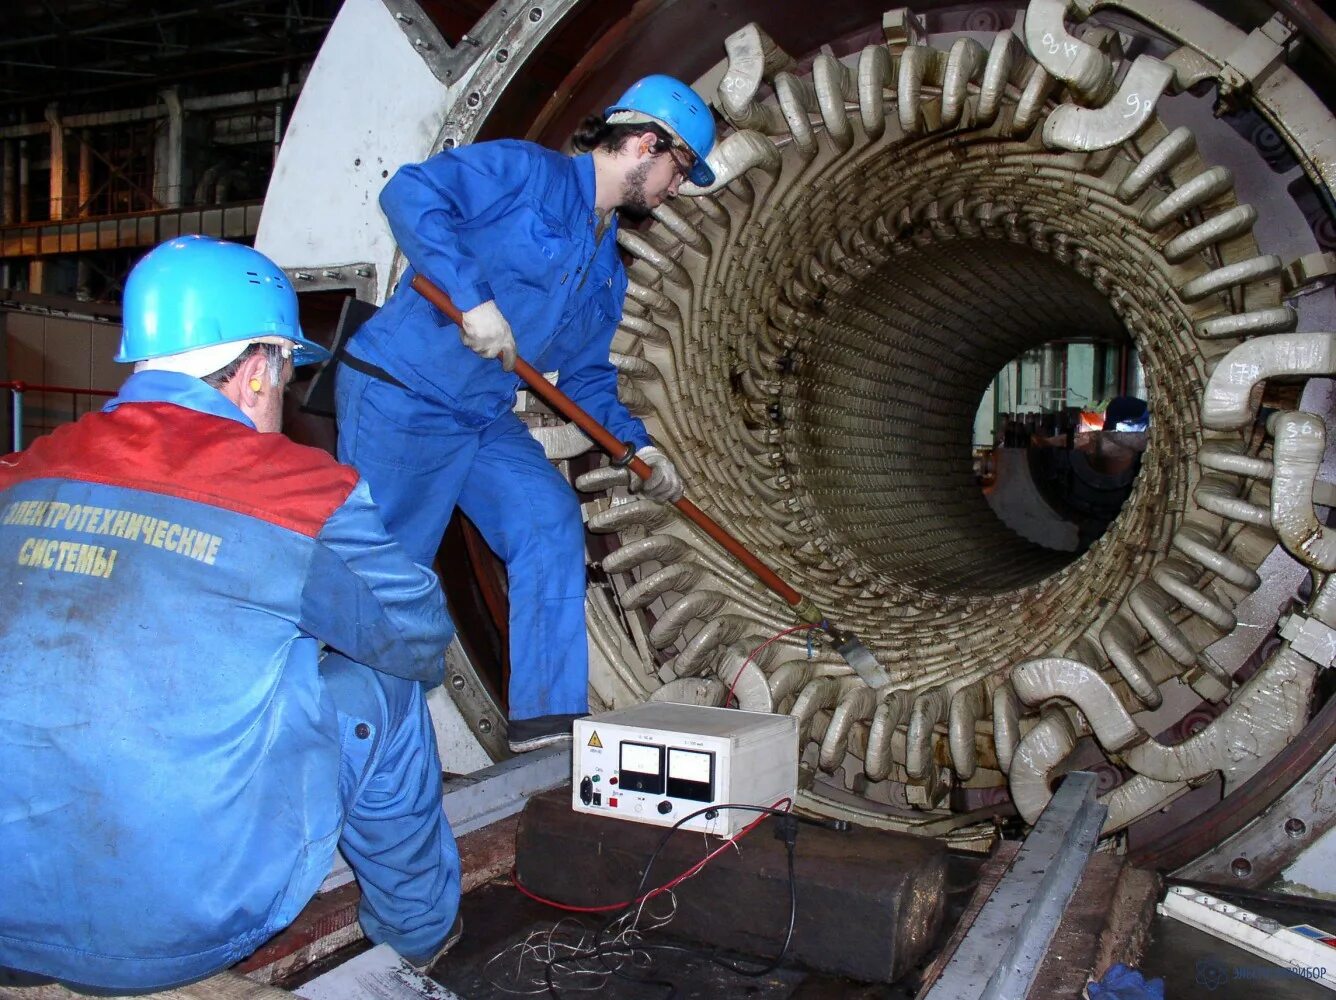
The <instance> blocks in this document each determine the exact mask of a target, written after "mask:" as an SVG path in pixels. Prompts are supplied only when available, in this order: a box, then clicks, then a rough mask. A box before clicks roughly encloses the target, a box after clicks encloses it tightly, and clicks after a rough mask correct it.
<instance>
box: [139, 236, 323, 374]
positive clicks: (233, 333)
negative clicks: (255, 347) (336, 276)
mask: <svg viewBox="0 0 1336 1000" xmlns="http://www.w3.org/2000/svg"><path fill="white" fill-rule="evenodd" d="M122 313H123V318H122V323H123V326H122V330H121V348H120V350H119V351H118V352H117V354H116V360H117V361H120V362H129V361H147V360H149V359H152V358H161V357H166V356H167V355H172V354H181V353H183V352H185V351H195V350H199V349H200V348H203V347H214V346H216V345H219V344H236V343H240V342H242V341H246V342H249V341H255V340H261V339H266V340H267V339H269V338H275V337H281V338H282V339H284V340H288V341H291V342H292V363H293V365H294V366H296V365H307V364H312V363H314V362H317V361H324V360H326V359H327V358H328V357H329V352H328V351H327V350H325V349H324V348H323V347H321V346H320V345H319V344H317V343H315V342H313V341H310V340H307V339H306V335H305V334H303V333H302V328H301V325H300V323H299V322H298V319H297V293H296V292H295V291H293V289H292V283H291V282H289V281H288V276H287V275H286V274H284V273H283V272H282V270H280V269H279V267H278V266H277V265H276V264H275V263H274V262H273V261H271V260H270V259H269V258H268V257H266V256H265V255H264V254H262V253H260V252H259V251H258V250H252V249H251V248H250V247H248V246H242V245H241V244H240V243H226V242H224V241H223V240H216V239H213V238H212V237H209V236H181V237H178V238H177V239H174V240H168V241H167V242H166V243H162V244H159V245H158V246H156V247H154V248H153V249H152V250H150V251H149V252H148V253H147V254H146V255H145V256H144V257H143V259H141V260H140V261H139V263H138V264H136V265H135V267H134V270H132V271H131V272H130V277H129V279H127V280H126V282H125V295H124V297H123V299H122ZM238 353H240V351H238Z"/></svg>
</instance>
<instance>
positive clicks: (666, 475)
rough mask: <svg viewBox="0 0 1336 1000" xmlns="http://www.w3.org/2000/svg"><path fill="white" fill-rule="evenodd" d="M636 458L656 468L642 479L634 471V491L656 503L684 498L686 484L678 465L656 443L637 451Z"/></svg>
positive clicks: (632, 486) (632, 477) (632, 476)
mask: <svg viewBox="0 0 1336 1000" xmlns="http://www.w3.org/2000/svg"><path fill="white" fill-rule="evenodd" d="M636 458H639V459H641V460H642V461H644V462H645V464H647V465H648V466H649V467H650V468H651V469H653V470H654V474H653V475H652V476H650V477H649V478H648V479H641V478H640V477H639V476H637V475H636V474H635V473H632V474H631V492H632V493H639V494H640V495H641V496H643V497H644V498H645V499H646V500H653V501H655V502H656V503H672V502H673V501H674V500H680V499H682V494H683V493H685V492H686V485H685V484H684V483H683V482H682V477H681V476H679V475H678V474H677V469H676V467H675V466H674V465H673V463H672V460H671V459H669V457H668V456H667V455H665V454H664V453H663V452H661V451H659V449H658V448H656V447H654V445H652V444H647V445H645V447H643V448H641V449H640V450H639V451H638V452H636Z"/></svg>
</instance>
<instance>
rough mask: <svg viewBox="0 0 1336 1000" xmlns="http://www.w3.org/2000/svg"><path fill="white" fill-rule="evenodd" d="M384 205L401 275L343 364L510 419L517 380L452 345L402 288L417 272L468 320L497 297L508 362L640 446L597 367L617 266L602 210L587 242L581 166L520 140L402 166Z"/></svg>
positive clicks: (622, 277) (590, 216) (614, 308)
mask: <svg viewBox="0 0 1336 1000" xmlns="http://www.w3.org/2000/svg"><path fill="white" fill-rule="evenodd" d="M380 204H381V208H382V209H384V211H385V216H386V218H388V219H389V222H390V228H391V229H392V230H393V232H394V236H395V238H396V239H397V240H398V241H399V246H400V248H401V249H402V250H403V251H404V253H405V254H406V255H407V257H408V261H409V265H410V266H409V267H408V269H407V270H406V271H405V272H404V275H403V277H402V278H401V280H400V282H399V285H398V288H397V289H396V290H395V292H394V294H393V295H392V296H391V297H390V299H389V301H387V302H386V303H385V306H384V308H382V309H381V310H380V311H379V312H377V313H376V314H375V315H374V316H373V317H372V318H371V319H369V320H368V321H367V322H366V323H365V324H364V325H363V327H362V328H361V329H360V330H359V331H358V332H357V334H356V335H355V336H354V338H353V340H352V344H351V347H350V350H351V352H352V353H353V354H355V355H356V356H358V357H359V358H361V359H363V360H364V361H369V362H371V363H373V364H376V365H379V366H380V367H381V368H384V369H385V370H386V371H388V372H389V373H390V374H392V375H394V376H395V377H396V378H398V379H399V380H400V381H401V382H403V383H404V384H405V385H406V386H408V388H409V389H411V390H413V391H414V392H416V393H418V394H419V395H422V396H425V397H427V398H428V399H432V400H435V401H437V402H439V403H441V404H442V405H444V406H446V407H448V408H449V409H451V410H453V411H454V412H455V413H456V414H457V415H458V419H459V423H460V424H461V426H465V427H473V428H478V427H483V426H486V425H487V424H489V423H491V422H492V421H493V420H495V419H496V418H497V417H499V416H500V415H501V414H503V413H505V412H506V411H507V410H509V409H511V408H512V407H513V406H514V403H515V391H516V389H517V388H518V387H519V385H520V380H519V377H518V376H516V375H513V374H507V373H506V372H505V371H503V370H502V369H501V365H500V364H499V363H498V362H497V361H495V360H489V359H486V358H481V357H479V356H478V355H476V354H474V353H473V351H471V350H469V349H468V348H467V347H465V346H464V345H463V343H461V341H460V339H459V329H458V328H457V327H456V326H455V325H454V324H453V323H452V322H450V320H448V319H447V318H446V317H445V316H444V315H443V314H442V313H441V312H440V311H439V310H437V309H436V308H435V307H434V306H432V305H431V304H430V303H428V302H427V301H426V300H425V299H423V298H422V297H421V296H420V295H419V294H418V293H417V292H416V291H414V290H413V289H412V288H411V287H410V284H411V282H412V280H413V276H414V275H415V274H417V273H418V272H419V271H420V272H422V273H423V274H425V275H426V276H427V277H428V278H430V279H431V280H432V281H433V282H434V283H435V284H436V285H438V286H439V287H441V288H443V289H444V290H445V291H446V292H447V293H448V294H449V295H450V298H451V299H453V300H454V303H455V305H457V306H458V307H459V308H460V310H462V311H465V312H467V311H468V310H469V309H472V308H473V307H474V306H476V305H479V304H480V303H483V302H486V301H488V300H495V302H496V304H497V306H498V307H499V308H500V310H501V312H502V314H503V315H504V316H505V317H506V319H507V320H508V321H509V322H510V326H511V329H512V330H513V331H514V334H515V343H516V346H517V348H518V350H519V354H520V356H521V357H523V358H524V359H525V360H526V361H528V362H529V363H530V364H532V365H533V366H534V367H536V368H537V369H538V370H539V371H542V372H552V371H555V372H558V373H559V377H558V383H557V384H558V386H559V387H560V388H561V389H562V391H563V392H565V393H566V394H567V395H569V396H570V397H571V398H572V399H574V400H575V401H576V402H577V403H579V404H580V405H581V406H582V407H584V409H586V410H588V411H589V412H590V413H591V414H592V415H593V416H594V417H595V418H596V419H597V420H598V421H599V422H600V423H602V424H603V425H604V426H606V427H607V428H608V429H609V430H611V431H612V433H613V434H615V435H617V437H618V438H619V439H621V440H623V441H630V442H632V443H634V444H635V445H636V447H637V448H639V447H642V446H644V445H647V444H649V435H648V434H647V433H646V432H645V428H644V425H643V424H642V423H641V422H640V421H639V420H638V419H636V418H635V417H633V416H632V415H631V414H630V413H628V412H627V410H626V407H624V406H623V405H622V404H621V401H620V400H618V398H617V371H616V369H615V368H614V367H613V366H612V363H611V362H610V361H609V360H608V352H609V350H610V349H611V346H612V336H613V334H614V333H615V332H616V329H617V323H618V321H619V320H620V319H621V315H622V302H623V299H624V298H625V296H626V284H627V279H626V270H625V268H623V267H622V262H621V258H620V257H619V256H618V253H617V218H616V213H613V214H612V217H611V218H610V219H609V221H608V224H607V226H606V227H605V229H604V231H603V233H602V236H601V239H599V240H598V241H597V242H595V237H596V235H597V227H598V217H597V215H596V214H595V212H594V161H593V158H592V156H590V155H584V156H575V157H569V156H564V155H562V154H560V153H556V152H553V151H552V150H550V149H545V148H543V147H542V146H537V145H534V144H533V143H529V142H520V141H517V140H510V139H505V140H499V141H496V142H483V143H478V144H476V145H472V146H465V147H463V148H461V149H457V150H450V151H447V152H443V153H440V154H438V155H436V156H433V157H432V158H431V159H429V160H426V161H425V162H423V163H415V164H410V165H408V166H405V167H402V168H400V169H399V170H398V171H397V172H396V173H395V175H394V177H392V178H391V179H390V182H389V183H388V184H386V185H385V189H384V191H382V192H381V196H380Z"/></svg>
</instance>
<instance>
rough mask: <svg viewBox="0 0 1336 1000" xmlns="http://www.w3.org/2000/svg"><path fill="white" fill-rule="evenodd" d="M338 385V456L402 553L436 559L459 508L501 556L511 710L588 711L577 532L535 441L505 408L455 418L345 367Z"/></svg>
mask: <svg viewBox="0 0 1336 1000" xmlns="http://www.w3.org/2000/svg"><path fill="white" fill-rule="evenodd" d="M336 386H337V400H338V421H339V460H340V461H341V462H346V463H348V464H350V465H353V466H355V467H356V468H357V470H358V471H359V472H360V473H361V474H362V477H363V478H364V479H365V480H366V481H367V483H368V485H369V486H370V487H371V497H372V499H373V500H375V502H376V504H377V506H378V507H379V508H380V510H381V516H382V518H383V519H384V521H385V527H386V528H388V529H389V532H390V534H391V535H393V536H394V537H395V539H397V540H398V541H399V543H400V544H401V545H403V546H404V547H405V548H406V549H407V550H408V554H409V555H410V556H412V557H413V559H414V560H415V561H416V562H419V563H421V564H423V565H426V566H430V565H432V564H433V562H434V561H435V558H436V550H437V549H438V548H439V547H440V544H441V539H442V537H443V536H444V534H445V528H446V525H447V524H449V522H450V515H451V513H453V511H454V509H455V505H456V504H458V505H459V508H460V509H461V510H462V511H463V512H464V513H465V514H467V515H468V517H469V519H470V520H471V521H472V522H473V523H474V525H476V526H477V528H478V530H479V531H480V532H481V533H482V536H483V538H484V539H486V540H487V544H488V545H489V546H491V548H492V551H494V552H495V553H496V554H497V555H498V556H500V557H501V559H503V560H504V561H505V564H506V573H507V576H508V587H509V598H510V690H509V692H508V694H509V701H510V718H511V719H512V720H515V719H532V718H536V717H538V716H542V715H579V714H583V713H584V712H585V711H587V710H588V697H589V695H588V684H589V649H588V638H587V635H586V632H585V615H584V593H585V566H584V528H583V525H582V523H581V520H580V505H579V503H578V501H577V500H576V497H575V492H574V490H572V489H571V486H570V484H569V483H567V482H566V480H565V479H564V478H562V476H561V474H560V473H558V472H557V470H556V469H554V468H553V467H552V464H551V463H550V462H549V461H548V460H547V457H546V456H545V455H544V454H543V448H542V446H541V445H540V444H539V443H538V442H537V441H535V440H534V439H533V437H532V436H531V435H530V434H529V432H528V430H527V429H526V428H525V426H524V424H523V423H522V422H521V421H520V419H519V418H518V417H517V416H515V414H513V413H506V414H503V415H502V416H501V417H498V418H497V419H496V420H494V421H493V422H491V423H490V424H487V425H486V426H484V427H481V428H472V427H467V426H463V425H461V424H460V422H459V420H458V417H457V415H456V414H455V413H454V412H453V411H451V410H450V409H448V408H446V407H444V406H442V405H441V404H439V403H435V402H433V401H432V400H429V399H427V398H425V397H423V396H419V395H417V394H416V393H414V392H411V391H410V390H407V389H403V388H400V387H398V386H395V385H392V384H390V383H388V382H384V381H382V380H380V379H377V378H373V377H371V376H369V375H365V374H363V373H362V372H360V371H357V370H355V369H352V368H349V367H348V366H347V365H341V366H340V367H339V370H338V381H337V383H336ZM446 572H449V568H448V567H447V568H446Z"/></svg>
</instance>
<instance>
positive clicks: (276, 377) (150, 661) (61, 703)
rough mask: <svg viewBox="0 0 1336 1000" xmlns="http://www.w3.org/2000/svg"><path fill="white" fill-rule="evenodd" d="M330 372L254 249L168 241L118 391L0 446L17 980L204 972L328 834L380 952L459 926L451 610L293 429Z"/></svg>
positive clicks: (421, 946) (0, 581) (283, 898)
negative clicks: (447, 771) (446, 684)
mask: <svg viewBox="0 0 1336 1000" xmlns="http://www.w3.org/2000/svg"><path fill="white" fill-rule="evenodd" d="M323 356H326V352H325V351H324V349H323V348H321V347H319V346H318V345H316V344H312V343H311V342H309V341H308V340H307V339H306V338H305V336H304V335H303V334H302V331H301V328H300V326H299V325H298V321H297V296H296V293H295V292H294V291H293V290H292V286H291V285H290V284H289V283H288V281H287V278H286V277H285V276H284V274H283V272H282V271H280V270H279V269H278V268H277V267H275V266H274V264H273V263H272V262H271V261H269V260H268V259H267V258H266V257H264V256H263V255H262V254H260V253H258V252H256V251H254V250H252V249H250V248H249V247H244V246H239V245H237V244H233V243H223V242H220V241H217V240H211V239H206V238H204V237H184V238H182V239H178V240H173V241H171V242H170V243H166V244H163V245H162V246H160V247H158V248H157V249H155V250H153V251H152V252H150V253H149V254H148V255H147V256H146V257H145V258H144V259H143V260H141V261H140V262H139V264H138V265H137V266H136V267H135V269H134V271H133V272H132V273H131V275H130V278H129V280H128V281H127V282H126V285H125V298H124V333H123V337H122V340H121V350H120V354H119V355H118V356H117V359H116V360H117V361H126V362H135V373H134V374H133V375H131V376H130V378H129V379H128V380H127V381H126V383H125V385H124V386H123V387H122V388H121V390H120V394H119V395H118V396H116V398H114V399H112V400H111V401H110V402H109V403H108V404H107V405H106V407H105V408H104V409H103V410H102V411H101V412H100V413H92V414H88V415H86V416H84V417H83V418H82V419H81V420H79V421H78V422H77V423H74V424H70V425H66V426H64V427H61V428H59V429H58V430H56V431H55V432H54V433H53V434H51V435H48V436H46V437H42V438H39V439H38V440H37V441H35V442H34V443H33V445H32V447H30V448H28V449H27V450H26V451H24V452H22V453H19V454H15V455H9V456H6V457H4V458H0V588H3V590H4V592H5V593H6V594H8V595H9V603H8V605H7V607H6V609H5V613H4V615H3V616H0V686H2V687H3V690H4V698H3V699H0V843H2V844H4V847H5V861H4V864H0V983H3V982H6V981H13V980H14V979H15V978H18V979H19V981H21V982H29V983H32V982H43V981H49V980H58V981H61V982H64V983H69V984H75V985H79V986H85V987H93V988H97V989H99V990H110V991H135V992H143V991H146V990H150V989H158V988H164V987H169V986H173V985H177V984H180V983H184V982H188V981H191V980H195V979H199V978H201V977H204V976H207V975H211V974H213V973H215V972H217V971H219V970H221V969H224V968H226V967H227V966H229V965H231V964H233V963H235V962H237V961H238V960H240V959H242V958H244V957H245V956H246V955H248V954H250V953H251V952H252V951H254V950H255V948H257V947H258V946H259V945H260V944H262V943H263V942H264V941H265V940H266V939H267V938H269V937H270V936H272V935H273V934H274V933H276V932H277V931H279V930H281V929H282V928H283V927H285V926H286V925H287V924H288V923H290V922H291V921H292V919H293V918H294V917H295V916H296V915H297V913H298V912H299V911H300V910H301V909H302V907H303V906H305V905H306V903H307V901H308V900H309V899H310V898H311V897H312V895H314V893H315V891H316V889H317V888H318V887H319V886H320V883H321V881H322V880H323V879H324V878H325V875H326V874H327V873H328V872H329V869H330V862H331V860H332V858H333V856H334V850H335V846H336V845H337V846H338V847H340V848H341V849H342V850H343V853H344V856H345V857H346V858H347V859H348V862H349V864H350V865H351V866H352V869H353V871H354V873H355V874H356V876H357V879H358V882H359V883H360V885H361V890H362V899H361V912H360V916H361V921H362V926H363V928H364V930H365V931H366V934H367V936H368V937H369V938H370V939H371V940H372V941H376V942H386V943H389V944H390V945H392V946H393V947H394V948H395V949H397V950H398V952H399V953H400V954H401V955H403V956H404V957H405V958H407V959H409V960H410V961H412V962H414V963H416V964H418V965H419V966H425V965H427V964H429V963H430V962H431V961H432V960H433V959H434V958H435V957H436V956H437V955H439V954H440V953H441V952H442V951H443V950H444V949H446V948H448V947H449V945H450V944H451V943H453V939H455V938H456V937H457V926H458V925H457V924H456V923H455V919H456V911H457V908H458V904H459V858H458V854H457V852H456V849H455V843H454V838H453V837H452V835H451V832H450V827H449V825H448V824H447V823H446V820H445V816H444V814H443V813H442V810H441V777H440V775H441V769H440V764H439V762H438V760H437V755H436V742H435V737H434V734H433V731H432V728H431V722H430V718H429V716H428V714H427V708H426V703H425V701H424V695H423V691H424V682H425V683H427V684H437V683H440V680H441V674H442V670H443V657H444V652H445V645H446V643H447V642H448V641H449V639H450V635H451V631H452V629H451V625H450V620H449V619H448V618H447V617H446V614H445V605H444V598H443V597H442V594H441V590H440V585H439V582H438V581H437V579H436V577H435V575H434V574H433V573H432V572H431V571H430V570H429V569H425V568H423V567H421V566H417V565H415V564H414V563H413V561H412V560H411V559H410V558H409V557H408V554H407V553H405V552H404V550H403V549H402V548H401V547H400V546H399V545H398V544H396V543H395V542H394V541H393V540H392V539H391V538H390V537H389V535H388V534H387V533H386V531H385V528H384V525H383V524H382V523H381V521H380V518H379V517H378V516H377V513H376V508H375V505H374V504H373V503H372V502H371V498H370V496H369V495H368V492H367V486H366V483H365V482H363V481H362V480H360V479H359V478H358V476H357V473H356V471H355V470H353V469H350V468H348V467H347V466H342V465H339V464H338V463H336V462H335V461H334V460H333V459H332V458H330V457H329V456H328V455H326V454H325V453H324V452H322V451H318V450H316V449H314V448H305V447H302V446H301V445H298V444H294V443H293V442H292V441H290V440H289V439H287V438H285V437H284V436H283V435H281V434H279V433H276V432H277V431H278V430H279V428H280V425H281V422H282V413H283V409H282V406H283V392H284V387H285V385H286V383H287V381H288V379H289V378H290V377H291V376H292V368H293V365H300V364H306V363H309V362H312V361H318V360H321V359H322V357H323ZM322 642H323V643H326V644H328V645H329V646H331V647H333V649H335V650H337V651H338V652H337V653H333V652H331V653H329V654H328V655H326V656H325V657H324V659H323V660H321V659H319V647H320V643H322ZM348 657H351V658H352V659H349V658H348ZM354 660H355V661H359V662H354ZM363 664H368V665H367V666H364V665H363ZM452 926H453V927H454V930H452ZM16 973H19V974H20V975H18V976H16V975H15V974H16ZM0 992H4V991H3V990H0Z"/></svg>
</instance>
